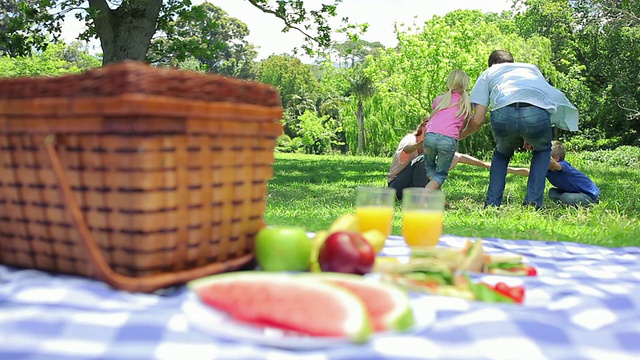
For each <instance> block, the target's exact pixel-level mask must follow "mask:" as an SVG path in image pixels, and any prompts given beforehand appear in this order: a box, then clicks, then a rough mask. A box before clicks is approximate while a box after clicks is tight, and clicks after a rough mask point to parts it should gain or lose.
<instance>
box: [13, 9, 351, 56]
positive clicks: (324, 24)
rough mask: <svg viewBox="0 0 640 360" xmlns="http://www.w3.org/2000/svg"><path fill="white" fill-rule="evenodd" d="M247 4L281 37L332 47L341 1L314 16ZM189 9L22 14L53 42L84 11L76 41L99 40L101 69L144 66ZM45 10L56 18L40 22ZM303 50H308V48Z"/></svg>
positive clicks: (37, 12) (44, 19)
mask: <svg viewBox="0 0 640 360" xmlns="http://www.w3.org/2000/svg"><path fill="white" fill-rule="evenodd" d="M248 1H249V3H250V4H252V5H253V6H255V7H257V8H258V9H260V10H262V11H264V12H266V13H269V14H273V15H274V16H275V17H276V18H279V19H280V20H281V21H283V22H284V24H285V28H284V29H283V31H287V30H288V29H296V30H297V31H300V32H301V33H303V34H304V35H305V36H306V38H307V40H308V41H309V42H311V41H314V42H316V43H317V44H319V45H320V46H327V45H329V44H330V42H331V36H330V34H331V27H330V26H329V25H328V18H330V17H334V16H336V8H337V5H338V4H339V3H340V2H341V1H342V0H333V3H332V4H321V6H320V8H319V9H315V10H307V8H306V7H305V1H304V0H279V1H277V4H276V5H271V3H270V2H269V1H268V0H248ZM87 3H88V6H86V5H87ZM190 7H191V0H184V1H183V0H164V1H163V0H88V1H85V0H37V1H35V0H34V6H33V8H34V9H38V11H32V12H28V13H25V14H24V17H25V23H26V24H32V23H36V22H37V23H38V24H41V25H39V26H38V28H37V29H34V28H29V27H27V26H25V27H23V28H22V29H23V30H25V31H28V32H30V33H33V32H34V31H41V30H42V29H46V30H47V31H49V32H50V33H52V34H53V35H54V36H57V35H59V34H60V28H61V27H60V24H61V21H62V20H63V17H64V15H65V14H66V13H68V12H69V11H72V10H77V9H80V10H82V11H81V12H79V13H77V14H76V17H77V18H79V19H80V20H84V21H85V23H86V25H87V30H86V31H85V32H84V33H82V34H81V35H80V39H82V40H89V39H90V38H92V37H97V38H98V39H100V44H101V46H102V51H103V64H109V63H113V62H119V61H123V60H126V59H133V60H141V61H142V60H145V57H146V54H147V51H148V49H149V46H150V44H151V39H152V38H153V36H154V34H155V33H156V32H157V31H164V32H165V33H166V32H167V30H168V28H169V27H170V26H172V22H173V21H174V20H175V19H176V17H177V16H178V15H179V14H181V13H182V12H185V11H187V9H189V8H190ZM43 9H44V10H47V13H49V14H55V15H52V16H50V17H44V16H43V15H42V10H43ZM343 20H345V21H346V19H343ZM314 29H315V30H314ZM314 31H315V32H314ZM33 39H37V38H33ZM38 40H39V44H34V45H42V44H44V43H45V42H46V41H45V40H44V39H38ZM307 49H310V47H309V46H307Z"/></svg>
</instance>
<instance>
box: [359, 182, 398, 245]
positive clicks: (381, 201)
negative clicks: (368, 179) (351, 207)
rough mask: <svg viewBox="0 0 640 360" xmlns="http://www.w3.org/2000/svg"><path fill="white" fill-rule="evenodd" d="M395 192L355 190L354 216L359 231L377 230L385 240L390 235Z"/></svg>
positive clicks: (367, 188) (374, 189) (393, 190)
mask: <svg viewBox="0 0 640 360" xmlns="http://www.w3.org/2000/svg"><path fill="white" fill-rule="evenodd" d="M395 196H396V190H395V189H393V188H388V187H375V186H359V187H358V188H356V216H357V217H358V223H359V224H360V231H361V232H365V231H369V230H372V229H377V230H379V231H380V232H381V233H383V234H384V236H385V238H386V237H389V234H391V223H392V222H393V205H394V203H395Z"/></svg>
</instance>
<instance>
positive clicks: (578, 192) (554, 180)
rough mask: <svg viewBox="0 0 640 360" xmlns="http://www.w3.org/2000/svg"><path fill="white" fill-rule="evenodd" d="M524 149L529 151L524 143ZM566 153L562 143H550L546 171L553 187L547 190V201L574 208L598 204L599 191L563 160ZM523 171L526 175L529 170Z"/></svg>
mask: <svg viewBox="0 0 640 360" xmlns="http://www.w3.org/2000/svg"><path fill="white" fill-rule="evenodd" d="M525 148H526V149H530V145H529V144H526V143H525ZM566 153H567V151H566V149H565V147H564V144H563V143H562V142H560V141H557V140H554V141H552V142H551V162H550V163H549V169H548V170H547V180H548V181H549V182H550V183H551V185H553V187H552V188H551V189H549V192H548V196H549V199H551V200H553V201H554V202H556V203H563V204H567V205H574V206H578V205H581V206H590V205H591V204H597V203H598V202H600V189H599V188H598V186H596V184H595V183H594V182H593V181H592V180H591V179H590V178H589V177H588V176H587V175H585V174H584V173H582V172H581V171H579V170H577V169H576V168H574V167H573V166H571V164H569V162H568V161H566V160H565V159H564V157H565V155H566ZM525 170H526V172H527V173H528V170H529V169H525ZM519 175H525V174H519ZM526 175H528V174H526Z"/></svg>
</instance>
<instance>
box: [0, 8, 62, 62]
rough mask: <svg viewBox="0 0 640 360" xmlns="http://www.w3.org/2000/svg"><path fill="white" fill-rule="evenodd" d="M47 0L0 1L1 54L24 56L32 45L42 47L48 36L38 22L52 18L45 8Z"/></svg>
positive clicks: (44, 45) (40, 48)
mask: <svg viewBox="0 0 640 360" xmlns="http://www.w3.org/2000/svg"><path fill="white" fill-rule="evenodd" d="M47 4H48V1H38V0H3V1H2V2H0V55H8V56H11V57H16V56H25V55H28V54H29V53H30V52H31V50H32V49H33V48H35V49H37V50H44V48H45V47H46V44H47V43H48V41H49V39H48V36H47V33H46V32H45V31H44V29H43V28H42V27H40V26H39V24H42V23H46V22H51V21H53V20H54V18H55V16H54V15H52V14H50V13H49V12H48V11H47ZM58 30H59V28H58Z"/></svg>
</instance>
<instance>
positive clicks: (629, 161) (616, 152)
mask: <svg viewBox="0 0 640 360" xmlns="http://www.w3.org/2000/svg"><path fill="white" fill-rule="evenodd" d="M580 157H581V158H582V159H584V160H585V161H593V162H595V163H598V164H599V165H600V166H602V167H604V168H613V167H627V168H633V169H640V148H638V147H634V146H628V145H625V146H620V147H618V148H615V149H612V150H597V151H590V152H584V153H582V154H581V155H580Z"/></svg>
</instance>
